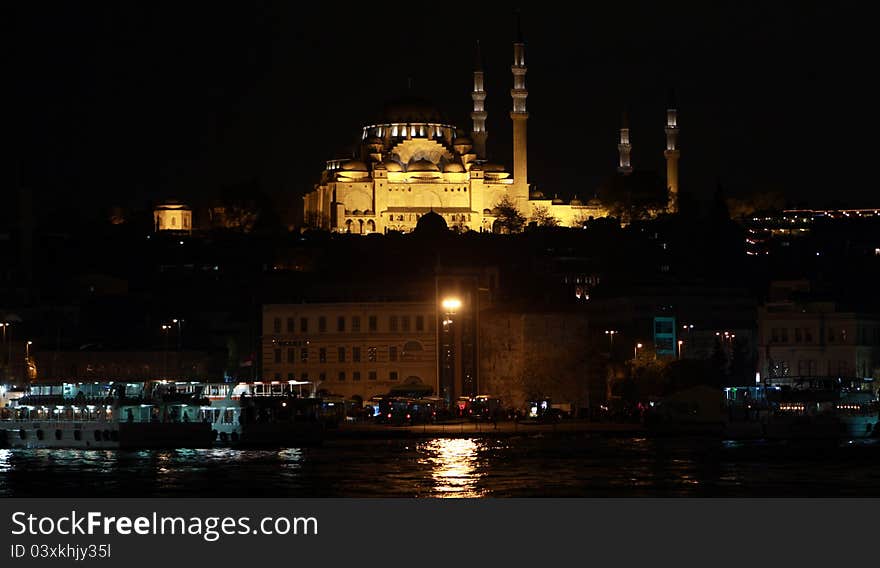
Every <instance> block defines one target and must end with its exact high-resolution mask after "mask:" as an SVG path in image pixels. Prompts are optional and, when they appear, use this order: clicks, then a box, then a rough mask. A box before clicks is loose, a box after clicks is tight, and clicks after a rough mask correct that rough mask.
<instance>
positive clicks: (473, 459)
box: [418, 438, 486, 497]
mask: <svg viewBox="0 0 880 568" xmlns="http://www.w3.org/2000/svg"><path fill="white" fill-rule="evenodd" d="M418 451H419V453H423V454H425V455H426V457H424V458H421V459H420V460H419V463H421V464H423V465H428V466H429V467H430V468H431V477H432V479H433V480H434V491H435V496H436V497H482V496H483V495H484V494H485V493H486V492H485V490H481V489H479V488H478V487H477V484H478V483H479V481H480V477H481V474H480V473H479V472H478V471H477V467H478V465H479V464H478V457H479V456H478V452H479V447H478V442H477V441H475V440H472V439H468V438H437V439H434V440H431V441H429V442H425V443H422V444H419V447H418Z"/></svg>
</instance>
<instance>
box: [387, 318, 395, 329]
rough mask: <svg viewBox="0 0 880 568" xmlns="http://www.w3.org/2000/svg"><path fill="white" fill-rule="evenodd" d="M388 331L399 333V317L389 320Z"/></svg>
mask: <svg viewBox="0 0 880 568" xmlns="http://www.w3.org/2000/svg"><path fill="white" fill-rule="evenodd" d="M388 331H397V316H391V317H390V318H388Z"/></svg>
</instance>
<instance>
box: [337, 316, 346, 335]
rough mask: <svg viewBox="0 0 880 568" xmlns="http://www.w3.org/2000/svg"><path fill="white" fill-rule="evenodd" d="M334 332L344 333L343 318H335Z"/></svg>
mask: <svg viewBox="0 0 880 568" xmlns="http://www.w3.org/2000/svg"><path fill="white" fill-rule="evenodd" d="M336 331H345V316H339V317H338V318H336Z"/></svg>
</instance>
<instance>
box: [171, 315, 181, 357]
mask: <svg viewBox="0 0 880 568" xmlns="http://www.w3.org/2000/svg"><path fill="white" fill-rule="evenodd" d="M171 322H172V323H174V324H177V350H178V351H180V349H181V345H183V337H182V336H181V329H180V326H181V325H183V320H182V319H177V318H174V319H173V320H171Z"/></svg>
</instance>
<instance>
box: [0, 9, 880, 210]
mask: <svg viewBox="0 0 880 568" xmlns="http://www.w3.org/2000/svg"><path fill="white" fill-rule="evenodd" d="M195 4H196V3H184V2H175V3H169V4H161V3H156V2H145V3H136V2H124V3H83V2H76V3H74V2H70V3H64V4H59V5H56V6H52V5H43V4H39V5H35V6H30V7H29V8H27V11H26V12H19V13H15V14H13V17H12V18H11V20H10V21H11V22H12V23H11V25H12V27H13V28H14V32H15V33H14V34H13V37H14V38H15V41H13V42H12V43H13V45H12V47H11V49H12V52H11V55H12V61H13V67H12V72H13V73H14V79H15V80H14V81H13V82H12V84H11V88H12V89H13V91H14V94H15V95H16V97H17V101H18V104H17V107H18V108H17V109H16V112H14V113H13V115H14V118H15V120H16V121H17V122H16V123H15V125H16V127H20V128H21V132H22V134H21V136H20V137H18V138H17V140H16V141H17V144H16V147H17V150H18V152H19V153H20V154H19V156H17V157H18V158H19V161H20V163H21V167H20V168H19V175H18V178H17V183H19V184H23V185H26V186H28V187H30V188H32V189H33V190H34V191H35V192H36V193H37V194H38V195H40V196H45V197H48V198H52V199H53V201H52V202H53V203H56V204H58V205H59V206H60V205H61V204H64V203H74V204H76V206H77V210H81V211H84V212H87V211H95V210H97V209H100V208H102V207H109V206H111V205H125V206H136V207H137V206H144V205H145V204H147V203H149V202H152V201H154V200H156V199H159V198H161V197H164V196H168V195H175V196H178V197H180V198H183V199H187V200H192V201H195V202H197V201H198V200H204V199H208V198H210V197H212V196H213V195H215V194H216V193H217V192H218V191H219V190H220V189H221V188H223V187H228V186H235V185H253V186H257V187H260V188H262V189H263V190H265V191H266V192H267V193H269V194H270V195H271V196H272V197H273V198H274V200H275V202H276V203H277V204H278V205H279V207H280V208H282V209H283V208H289V209H291V210H295V209H298V208H299V207H300V204H301V200H300V196H301V195H302V193H303V192H304V191H305V190H307V189H308V188H310V186H311V185H312V184H313V183H315V182H316V181H317V179H318V176H319V174H320V171H321V169H322V167H323V162H324V160H326V159H329V158H333V157H337V156H340V155H345V153H346V152H347V151H349V150H350V147H351V144H352V143H353V142H355V141H356V140H357V137H358V135H359V131H360V126H361V125H362V124H363V123H364V122H366V121H367V120H368V119H370V118H371V117H373V116H374V115H375V114H376V113H377V112H378V110H379V109H380V108H381V105H382V103H383V102H384V101H386V100H388V99H392V98H395V97H399V96H402V95H405V94H406V93H407V85H408V82H410V80H411V82H412V85H413V89H412V91H413V92H414V94H418V95H422V96H426V97H428V98H430V99H431V100H433V101H434V103H435V104H436V106H437V107H438V108H439V109H440V110H441V111H443V112H444V113H446V114H447V115H448V116H449V118H450V119H451V120H453V121H454V122H455V123H456V124H458V125H459V126H461V127H464V128H469V126H470V121H469V119H468V118H467V117H468V114H467V113H468V112H469V111H470V104H471V101H470V90H471V85H472V83H471V71H472V67H473V61H474V53H473V52H474V43H475V40H476V39H480V40H481V41H482V45H483V55H484V60H485V62H486V68H485V71H486V74H487V81H488V85H487V90H488V100H487V110H488V112H489V120H488V129H489V153H490V159H492V160H493V161H498V162H502V163H505V164H507V165H508V166H510V165H511V161H512V160H511V158H510V140H509V139H510V121H509V118H508V116H507V113H508V112H509V110H510V96H509V90H510V88H511V74H510V62H511V57H512V55H511V52H512V48H511V40H512V38H513V31H514V16H513V13H512V12H513V11H512V10H509V11H500V12H495V11H491V12H490V11H489V10H488V9H486V8H469V9H465V8H464V7H463V6H460V5H457V4H453V3H450V4H448V5H447V6H446V7H445V8H441V9H439V10H438V9H436V8H432V9H430V10H428V9H421V8H417V7H409V6H407V5H406V4H405V3H394V4H376V5H367V4H364V5H362V6H361V7H360V8H345V7H343V6H337V5H335V4H334V5H333V6H332V8H328V9H327V10H326V11H323V12H322V11H321V10H320V8H319V9H317V10H316V9H311V10H310V11H308V12H302V11H299V10H298V9H297V7H296V6H295V5H294V3H292V2H278V3H259V2H247V3H244V2H242V3H238V4H237V5H234V6H227V5H226V4H225V3H210V4H208V3H205V4H201V3H198V5H195ZM592 4H593V3H589V5H584V7H582V8H579V9H577V10H572V9H568V8H564V9H563V8H560V7H554V8H552V9H548V8H546V7H538V6H535V7H528V6H524V7H523V10H522V14H523V15H522V28H523V33H524V36H525V40H526V44H527V45H526V50H527V51H526V59H527V64H528V66H529V72H528V75H527V79H526V82H527V86H528V89H529V98H528V110H529V112H530V114H531V118H530V121H529V174H530V180H529V181H530V182H532V183H535V184H537V185H538V187H539V189H541V190H542V191H543V192H544V193H545V194H548V195H552V194H555V193H558V194H559V195H560V196H561V197H568V198H570V197H571V196H572V195H573V194H578V195H579V196H580V197H590V196H591V194H592V192H593V191H594V190H595V187H596V185H597V183H598V182H599V181H600V180H601V179H602V178H604V177H605V176H607V175H609V174H611V173H613V172H614V168H615V166H616V136H617V128H618V125H619V120H620V114H621V111H622V109H623V108H624V107H626V108H628V109H629V115H630V126H631V129H632V131H631V137H632V141H633V163H634V166H635V168H636V169H645V170H657V171H661V172H662V171H663V170H662V168H663V157H662V151H663V144H664V134H663V126H664V119H665V117H664V108H665V102H666V99H667V95H668V91H669V89H670V88H671V87H672V88H675V90H676V97H677V100H678V107H679V124H680V127H681V135H680V147H681V151H682V158H681V171H682V174H681V176H682V178H681V179H682V188H683V189H684V190H688V191H691V192H693V193H694V194H695V195H697V196H698V197H699V198H702V199H708V198H709V197H710V196H711V195H712V193H713V191H714V190H715V187H716V183H717V181H718V180H720V182H721V183H722V185H723V186H724V187H725V189H726V191H727V192H728V193H729V194H730V195H743V194H748V193H750V192H755V191H769V190H778V191H782V192H784V193H785V194H786V196H787V197H788V199H789V200H790V201H791V202H792V203H795V202H799V201H806V202H809V203H810V204H813V205H821V204H827V203H830V202H831V201H832V200H841V201H843V202H846V203H849V204H851V205H861V204H864V203H866V202H870V203H871V204H876V202H877V201H878V199H875V198H874V196H873V195H872V194H871V193H868V192H866V190H865V188H864V187H863V186H862V184H859V183H857V182H854V181H851V180H853V179H855V178H856V177H858V174H859V171H858V168H856V169H854V168H853V167H852V166H853V163H852V160H851V159H848V158H847V156H848V155H849V154H848V153H849V152H850V150H851V149H850V148H846V140H845V138H846V137H847V136H848V133H847V132H846V129H848V128H852V129H853V130H856V129H858V128H859V125H857V124H856V122H855V121H854V120H853V119H854V118H857V117H860V116H863V115H864V110H863V109H860V108H859V106H860V105H861V104H862V103H863V102H864V101H867V100H868V99H871V98H873V97H867V96H866V95H865V94H864V91H863V89H862V85H861V83H862V82H864V81H867V80H868V78H867V77H866V76H865V72H864V70H862V71H860V70H861V69H862V62H863V60H865V61H867V60H868V58H869V51H868V50H867V49H866V48H867V41H868V39H869V36H861V35H859V34H858V33H855V32H854V33H853V34H851V35H848V34H841V35H840V36H837V35H834V36H831V35H830V33H829V32H828V31H827V29H828V26H829V23H828V21H829V19H828V17H827V16H828V15H827V14H826V13H825V11H826V10H824V9H819V8H816V7H813V6H812V5H811V4H808V3H801V2H792V3H785V4H782V3H778V4H774V6H772V7H767V6H765V5H764V3H754V4H748V3H741V2H735V3H720V4H719V3H715V2H711V3H708V2H705V3H688V4H681V5H678V4H675V5H673V6H672V7H668V5H667V4H665V3H660V2H651V3H644V4H638V3H629V2H627V3H615V6H618V7H613V8H599V7H596V6H593V5H592ZM368 6H372V7H371V11H368V9H367V7H368ZM542 6H546V5H542ZM468 10H472V11H471V12H470V15H469V13H468ZM851 16H852V19H853V20H858V19H859V15H858V14H851ZM820 23H821V25H820ZM861 43H864V44H865V45H860V44H861ZM829 83H835V84H838V85H839V88H836V89H834V91H835V92H836V94H837V95H840V94H841V91H843V94H844V95H845V96H842V97H836V98H834V99H833V102H832V100H831V99H829V97H828V94H827V91H826V89H825V87H826V86H827V85H828V84H829ZM866 84H867V83H866ZM850 92H851V94H852V95H853V96H852V97H850V96H849V94H850ZM860 99H861V101H860ZM841 125H842V126H843V129H841V128H840V127H841ZM856 153H857V154H859V153H863V154H864V153H867V149H864V150H860V151H857V152H856ZM868 163H869V164H870V160H868ZM869 164H868V167H870V165H869ZM864 166H865V164H864V162H863V163H862V166H861V167H864ZM830 188H833V191H829V189H830Z"/></svg>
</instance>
